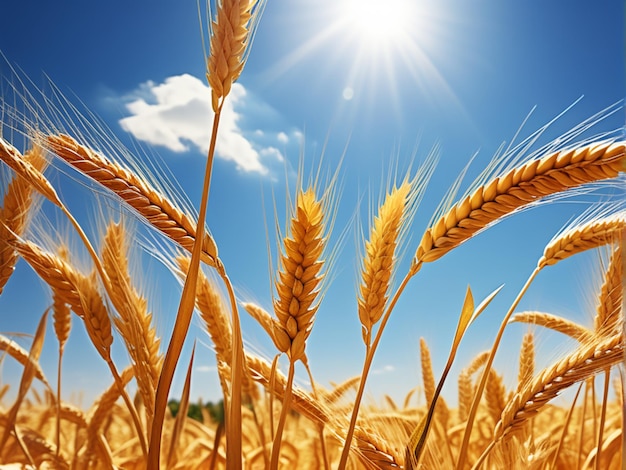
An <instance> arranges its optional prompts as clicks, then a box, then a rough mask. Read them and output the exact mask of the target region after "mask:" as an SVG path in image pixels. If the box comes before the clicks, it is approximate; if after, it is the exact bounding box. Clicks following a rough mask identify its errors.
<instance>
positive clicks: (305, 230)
mask: <svg viewBox="0 0 626 470" xmlns="http://www.w3.org/2000/svg"><path fill="white" fill-rule="evenodd" d="M325 235H326V234H325V220H324V207H323V204H322V201H320V200H318V199H317V198H316V196H315V192H314V190H313V189H311V188H310V189H308V190H306V191H300V192H299V194H298V197H297V201H296V213H295V214H294V215H293V217H292V219H291V234H290V236H287V237H286V238H285V239H284V252H283V253H282V254H281V256H280V270H279V273H278V280H277V282H276V291H277V298H276V299H275V301H274V312H275V314H276V317H277V318H278V321H279V322H280V326H281V327H282V331H283V332H284V333H286V334H287V336H286V337H285V336H284V335H283V336H282V338H284V339H285V340H284V341H283V339H279V340H277V341H275V342H276V343H279V344H280V345H281V351H282V352H285V353H287V355H288V356H289V358H290V360H291V361H293V362H295V361H297V360H299V359H302V358H304V356H305V352H304V349H305V342H306V339H307V338H308V336H309V334H310V333H311V328H312V325H313V320H314V317H315V312H316V311H317V308H318V305H317V303H316V300H317V297H318V294H319V289H320V284H321V282H322V278H323V275H322V274H321V270H322V268H323V266H324V260H323V259H322V254H323V251H324V247H325V243H326V238H325Z"/></svg>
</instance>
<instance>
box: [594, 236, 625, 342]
mask: <svg viewBox="0 0 626 470" xmlns="http://www.w3.org/2000/svg"><path fill="white" fill-rule="evenodd" d="M623 271H624V265H622V247H621V246H618V247H617V248H616V249H615V250H613V253H612V255H611V259H610V261H609V266H608V268H607V270H606V274H605V276H604V283H603V284H602V288H601V291H600V297H599V302H598V308H597V313H596V316H595V318H594V330H595V331H596V333H597V334H599V335H610V334H615V333H617V331H618V330H619V329H620V328H622V327H623V312H622V302H623V298H624V284H623V274H624V273H623Z"/></svg>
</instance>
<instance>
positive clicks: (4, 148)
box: [0, 138, 63, 207]
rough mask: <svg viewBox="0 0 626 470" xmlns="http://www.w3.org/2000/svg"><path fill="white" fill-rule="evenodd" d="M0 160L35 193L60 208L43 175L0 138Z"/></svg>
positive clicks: (57, 199) (56, 196)
mask: <svg viewBox="0 0 626 470" xmlns="http://www.w3.org/2000/svg"><path fill="white" fill-rule="evenodd" d="M0 160H2V161H3V162H4V163H6V164H7V165H8V167H9V168H11V169H12V170H13V171H14V172H15V173H16V174H17V175H19V176H20V177H21V178H24V180H25V181H27V182H28V183H29V184H31V185H32V186H34V187H35V188H36V189H37V191H39V192H40V193H41V194H43V195H44V196H45V197H46V198H47V199H48V200H49V201H50V202H52V203H53V204H55V205H57V206H59V207H61V206H62V205H63V204H62V203H61V200H60V199H59V196H58V195H57V192H56V191H55V189H54V188H53V187H52V185H51V184H50V182H49V181H48V180H47V179H46V178H45V177H44V175H43V173H42V172H41V171H39V170H38V169H37V167H36V166H35V165H33V164H32V163H31V162H30V161H29V160H27V159H25V158H24V157H23V156H22V154H21V153H20V152H19V151H18V150H17V149H16V148H15V147H13V146H12V145H11V144H9V143H8V142H7V141H6V140H4V139H2V138H0Z"/></svg>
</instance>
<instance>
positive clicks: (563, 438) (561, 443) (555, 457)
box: [548, 382, 584, 468]
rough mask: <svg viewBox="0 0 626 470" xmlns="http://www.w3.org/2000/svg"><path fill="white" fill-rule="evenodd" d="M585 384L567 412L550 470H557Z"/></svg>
mask: <svg viewBox="0 0 626 470" xmlns="http://www.w3.org/2000/svg"><path fill="white" fill-rule="evenodd" d="M583 385H584V382H581V383H580V385H579V386H578V390H576V395H574V401H573V402H572V406H571V407H570V409H569V411H568V412H567V417H566V418H565V423H563V431H562V432H561V437H560V439H559V444H558V445H557V447H556V450H555V451H554V457H553V458H552V465H551V466H549V467H548V468H557V465H556V464H557V462H558V460H559V454H560V453H561V448H562V447H563V442H565V435H566V434H567V428H568V427H569V423H570V421H571V420H572V415H573V414H574V409H575V408H576V402H577V401H578V395H580V391H581V390H582V388H583Z"/></svg>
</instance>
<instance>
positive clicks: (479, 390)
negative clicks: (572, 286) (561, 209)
mask: <svg viewBox="0 0 626 470" xmlns="http://www.w3.org/2000/svg"><path fill="white" fill-rule="evenodd" d="M540 270H541V268H539V267H536V268H535V270H534V271H533V272H532V274H531V275H530V277H529V278H528V280H527V281H526V284H524V287H522V290H520V292H519V294H517V297H516V298H515V300H514V301H513V304H512V305H511V307H510V308H509V311H508V312H507V313H506V315H505V316H504V319H503V320H502V323H501V324H500V329H499V330H498V334H497V335H496V339H495V340H494V342H493V346H492V347H491V352H490V353H489V358H488V359H487V362H486V363H485V367H484V368H483V372H482V375H481V376H480V382H479V383H478V385H477V386H476V392H475V394H474V400H473V401H472V407H471V408H470V411H469V414H468V417H467V423H466V425H465V432H464V434H463V441H462V443H461V449H460V451H459V458H458V460H457V463H456V469H457V470H462V469H463V467H464V466H465V464H466V463H467V462H466V458H467V449H468V446H469V440H470V436H471V434H472V426H473V425H474V419H475V418H476V412H477V411H478V404H479V403H480V399H481V398H482V396H483V391H484V390H485V384H486V383H487V377H488V376H489V371H490V370H491V366H492V365H493V360H494V358H495V356H496V351H497V350H498V346H500V340H501V339H502V335H503V334H504V329H505V328H506V325H507V323H508V321H509V318H510V317H511V315H512V314H513V312H514V311H515V309H516V308H517V305H518V304H519V302H520V300H522V297H523V296H524V294H525V293H526V291H527V290H528V288H529V287H530V284H531V283H532V282H533V280H534V279H535V277H536V276H537V274H539V271H540Z"/></svg>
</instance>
